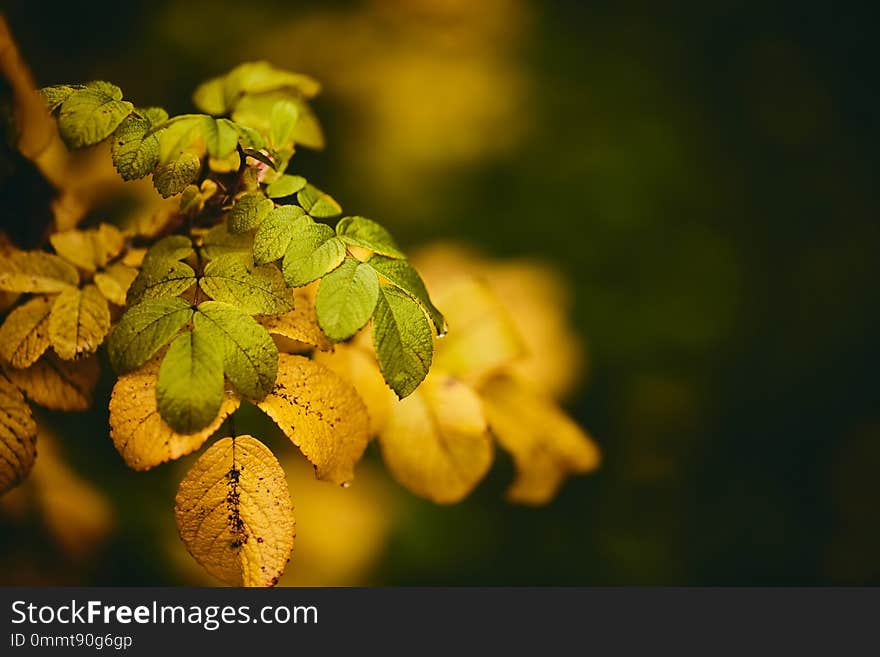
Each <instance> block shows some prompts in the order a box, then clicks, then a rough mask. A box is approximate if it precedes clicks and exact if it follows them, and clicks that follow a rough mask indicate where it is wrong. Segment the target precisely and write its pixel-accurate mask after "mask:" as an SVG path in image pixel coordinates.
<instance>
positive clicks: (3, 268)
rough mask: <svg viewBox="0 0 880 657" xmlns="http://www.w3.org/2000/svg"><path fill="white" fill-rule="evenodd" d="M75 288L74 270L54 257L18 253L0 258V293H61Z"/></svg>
mask: <svg viewBox="0 0 880 657" xmlns="http://www.w3.org/2000/svg"><path fill="white" fill-rule="evenodd" d="M78 284H79V272H77V270H76V267H74V266H73V265H71V264H70V263H69V262H67V261H66V260H64V259H63V258H60V257H58V256H57V255H53V254H51V253H44V252H42V251H18V252H13V253H11V254H9V255H6V256H4V257H2V258H0V290H5V291H7V292H61V291H62V290H64V289H66V288H68V287H70V286H75V285H78Z"/></svg>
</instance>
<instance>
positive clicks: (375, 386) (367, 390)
mask: <svg viewBox="0 0 880 657" xmlns="http://www.w3.org/2000/svg"><path fill="white" fill-rule="evenodd" d="M312 358H313V359H314V361H315V362H316V363H320V364H321V365H324V366H325V367H329V368H330V369H331V370H333V371H334V372H336V373H337V374H338V375H339V376H341V377H342V378H343V379H345V380H346V381H348V382H349V383H350V384H351V385H353V386H354V389H355V390H357V393H358V395H359V396H360V398H361V399H362V400H363V402H364V404H366V406H367V413H368V414H369V416H370V435H371V436H375V435H376V434H378V433H379V432H380V431H381V430H382V428H383V427H384V426H385V423H386V422H387V421H388V413H389V412H390V411H391V404H392V402H393V401H394V400H396V399H397V395H395V394H394V393H393V392H392V391H391V389H390V388H389V387H388V386H387V385H386V384H385V379H383V378H382V372H381V371H380V370H379V365H378V363H376V358H375V356H374V355H373V353H372V352H371V351H367V350H366V349H364V347H363V346H362V345H361V344H359V343H355V342H353V343H342V344H337V345H336V346H335V347H334V348H333V351H321V352H315V354H314V356H312Z"/></svg>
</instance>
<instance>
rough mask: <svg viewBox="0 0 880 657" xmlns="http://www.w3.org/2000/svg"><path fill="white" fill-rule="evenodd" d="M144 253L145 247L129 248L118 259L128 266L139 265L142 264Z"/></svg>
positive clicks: (145, 253)
mask: <svg viewBox="0 0 880 657" xmlns="http://www.w3.org/2000/svg"><path fill="white" fill-rule="evenodd" d="M146 255H147V249H141V248H137V249H129V250H128V251H126V252H125V255H124V256H122V258H120V259H119V262H121V263H122V264H123V265H126V266H128V267H140V266H141V265H142V264H143V262H144V257H145V256H146Z"/></svg>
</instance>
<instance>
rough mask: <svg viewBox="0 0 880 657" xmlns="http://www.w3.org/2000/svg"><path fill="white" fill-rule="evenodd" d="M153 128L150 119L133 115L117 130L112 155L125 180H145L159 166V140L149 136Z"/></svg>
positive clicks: (115, 165) (111, 149) (112, 145)
mask: <svg viewBox="0 0 880 657" xmlns="http://www.w3.org/2000/svg"><path fill="white" fill-rule="evenodd" d="M151 127H152V124H151V123H150V121H149V119H145V118H142V117H139V116H136V115H134V114H131V115H129V116H128V117H127V118H126V119H125V120H124V121H123V122H122V123H121V124H120V125H119V127H118V128H117V129H116V132H115V133H114V135H113V142H112V144H111V146H110V155H111V156H112V158H113V166H114V167H116V170H117V171H118V172H119V175H120V176H122V178H123V180H137V179H138V178H143V177H144V176H146V175H148V174H150V173H152V171H153V169H155V168H156V165H158V164H159V139H158V138H157V137H156V135H154V134H151V135H147V132H148V131H149V130H150V128H151Z"/></svg>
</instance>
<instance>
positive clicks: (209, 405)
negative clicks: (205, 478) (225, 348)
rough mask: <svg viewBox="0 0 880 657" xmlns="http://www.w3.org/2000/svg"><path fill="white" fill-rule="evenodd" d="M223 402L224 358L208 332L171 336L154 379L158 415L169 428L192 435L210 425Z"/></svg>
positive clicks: (189, 332) (191, 332)
mask: <svg viewBox="0 0 880 657" xmlns="http://www.w3.org/2000/svg"><path fill="white" fill-rule="evenodd" d="M222 403H223V357H222V355H221V353H220V352H219V351H218V350H217V348H216V346H215V345H214V344H213V343H212V341H211V339H210V335H206V334H205V333H203V332H201V331H197V330H193V331H187V332H186V333H182V334H181V335H179V336H177V338H175V339H174V342H172V343H171V346H170V347H169V348H168V353H166V354H165V357H164V358H163V359H162V366H161V367H160V368H159V377H158V379H157V381H156V404H157V408H158V409H159V415H161V416H162V419H163V420H165V422H166V424H168V426H170V427H171V428H172V429H174V430H175V431H177V432H178V433H182V434H191V433H195V432H197V431H200V430H201V429H204V428H205V427H206V426H208V425H209V424H211V422H212V421H213V420H214V418H215V417H217V413H218V412H219V411H220V405H221V404H222Z"/></svg>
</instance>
